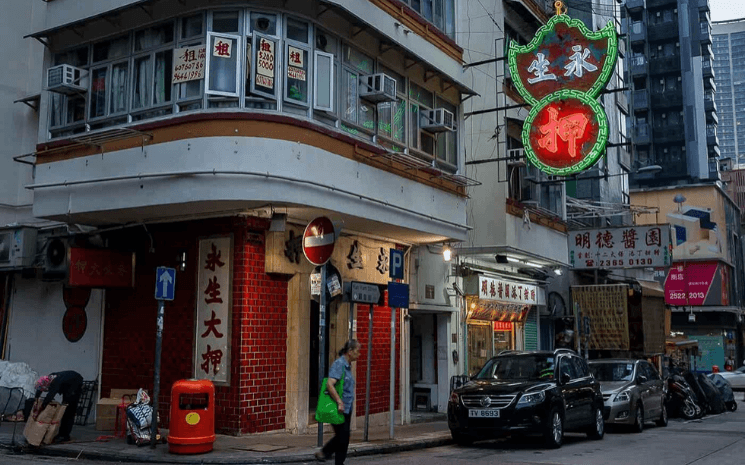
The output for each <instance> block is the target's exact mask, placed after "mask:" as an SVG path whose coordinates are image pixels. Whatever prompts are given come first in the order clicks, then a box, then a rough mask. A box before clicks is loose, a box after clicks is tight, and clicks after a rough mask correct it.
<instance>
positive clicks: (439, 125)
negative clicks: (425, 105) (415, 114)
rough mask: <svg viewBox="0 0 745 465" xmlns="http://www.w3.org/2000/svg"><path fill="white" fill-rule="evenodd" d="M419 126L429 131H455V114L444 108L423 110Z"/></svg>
mask: <svg viewBox="0 0 745 465" xmlns="http://www.w3.org/2000/svg"><path fill="white" fill-rule="evenodd" d="M419 127H421V128H422V129H424V130H425V131H427V132H443V131H454V130H455V119H454V117H453V114H452V113H451V112H449V111H447V110H446V109H444V108H438V109H436V110H423V111H422V122H421V123H420V124H419Z"/></svg>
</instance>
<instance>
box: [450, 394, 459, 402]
mask: <svg viewBox="0 0 745 465" xmlns="http://www.w3.org/2000/svg"><path fill="white" fill-rule="evenodd" d="M459 399H460V396H459V395H458V393H457V392H455V391H453V393H452V394H450V402H452V403H454V404H457V403H458V400H459Z"/></svg>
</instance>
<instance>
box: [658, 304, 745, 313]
mask: <svg viewBox="0 0 745 465" xmlns="http://www.w3.org/2000/svg"><path fill="white" fill-rule="evenodd" d="M670 308H671V309H672V311H673V312H676V313H688V312H691V311H692V312H694V313H699V312H725V313H734V314H736V315H742V314H743V313H745V311H744V310H743V309H742V308H740V307H732V306H724V305H701V306H695V305H691V306H690V307H670Z"/></svg>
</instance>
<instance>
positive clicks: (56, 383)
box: [24, 370, 83, 442]
mask: <svg viewBox="0 0 745 465" xmlns="http://www.w3.org/2000/svg"><path fill="white" fill-rule="evenodd" d="M82 387H83V377H82V376H81V375H80V373H78V372H76V371H72V370H67V371H59V372H57V373H51V374H49V375H48V376H42V377H41V378H39V380H38V381H36V396H35V399H38V398H39V397H40V396H41V393H42V392H46V393H47V394H46V396H45V397H44V401H43V402H42V404H41V410H39V412H41V411H43V410H44V409H45V408H46V407H47V405H49V403H50V402H52V401H53V400H54V397H55V396H56V395H57V394H60V395H61V396H62V403H63V404H67V408H66V409H65V413H64V414H63V415H62V420H61V421H60V428H59V433H58V434H57V437H55V438H54V442H66V441H69V440H70V431H72V425H73V423H74V422H75V411H76V410H77V409H78V402H79V401H80V394H81V393H82ZM32 406H33V402H32V403H31V404H30V405H28V404H27V405H26V409H28V411H26V412H24V418H28V415H29V413H30V410H31V407H32ZM39 412H36V414H38V413H39Z"/></svg>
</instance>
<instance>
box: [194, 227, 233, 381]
mask: <svg viewBox="0 0 745 465" xmlns="http://www.w3.org/2000/svg"><path fill="white" fill-rule="evenodd" d="M232 255H233V250H232V237H229V236H228V237H214V238H209V239H202V240H200V241H199V262H198V271H197V285H198V286H199V287H198V289H197V321H196V344H195V347H196V353H195V363H194V366H195V371H196V375H195V377H196V378H198V379H209V380H211V381H213V382H215V383H228V382H229V381H230V380H229V374H230V352H229V348H230V308H231V295H230V289H231V285H232V282H231V266H232V262H231V257H232Z"/></svg>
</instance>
